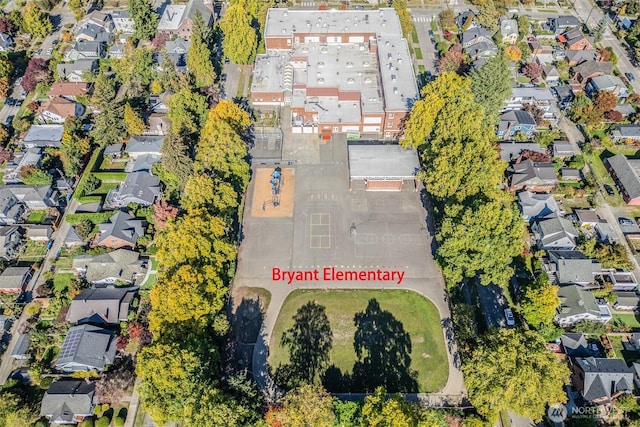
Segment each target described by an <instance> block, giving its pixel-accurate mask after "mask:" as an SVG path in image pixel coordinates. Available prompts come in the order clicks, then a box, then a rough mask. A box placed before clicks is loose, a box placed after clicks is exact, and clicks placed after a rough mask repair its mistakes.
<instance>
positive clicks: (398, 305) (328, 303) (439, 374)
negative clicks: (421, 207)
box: [269, 289, 449, 392]
mask: <svg viewBox="0 0 640 427" xmlns="http://www.w3.org/2000/svg"><path fill="white" fill-rule="evenodd" d="M372 298H375V299H377V300H378V302H379V304H380V307H381V309H382V310H385V311H389V312H391V314H392V315H393V316H394V317H395V318H396V319H397V320H398V321H400V322H401V323H402V325H403V327H404V330H405V331H406V332H407V333H408V334H409V337H410V339H411V344H412V349H411V350H412V351H411V369H413V370H415V371H417V373H418V387H419V390H418V391H420V392H435V391H438V390H441V389H442V387H444V385H445V384H446V382H447V378H448V376H449V364H448V360H447V350H446V348H445V343H444V337H443V334H442V326H441V324H440V315H439V314H438V310H437V308H436V307H435V306H434V305H433V304H432V303H431V302H430V301H429V300H427V299H426V298H424V297H422V296H421V295H420V294H417V293H415V292H413V291H406V290H385V291H382V290H332V291H322V290H304V289H303V290H297V291H294V292H292V293H291V294H289V296H288V297H287V299H286V300H285V302H284V304H283V305H282V308H281V310H280V314H279V316H278V320H277V322H276V325H275V329H274V333H273V335H272V337H271V343H270V346H271V347H270V348H271V357H270V358H269V362H270V364H271V366H272V367H273V368H274V369H275V368H276V367H277V366H278V365H279V364H280V363H286V362H287V361H288V350H287V349H286V348H282V347H280V345H279V344H280V339H281V338H282V334H283V332H284V331H285V330H286V329H288V328H290V327H291V326H292V324H293V319H292V317H293V316H294V315H295V313H296V311H297V310H298V308H299V307H301V306H302V305H304V304H306V303H307V302H308V301H316V302H317V303H318V304H320V305H323V306H324V307H325V308H326V313H327V316H328V318H329V322H330V324H331V330H332V332H333V348H332V349H331V360H330V364H331V363H333V364H335V365H336V366H337V367H338V368H340V370H341V371H342V372H345V371H347V372H351V370H352V368H353V365H354V362H355V361H356V355H355V350H354V347H353V340H354V335H355V332H356V327H355V325H354V316H355V314H356V313H359V312H363V311H364V310H365V309H366V307H367V304H368V301H369V300H370V299H372ZM390 357H393V356H390ZM353 391H354V392H355V391H357V390H353Z"/></svg>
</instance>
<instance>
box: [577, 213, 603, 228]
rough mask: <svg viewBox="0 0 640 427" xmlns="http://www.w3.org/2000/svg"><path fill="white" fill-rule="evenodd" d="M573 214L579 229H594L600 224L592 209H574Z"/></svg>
mask: <svg viewBox="0 0 640 427" xmlns="http://www.w3.org/2000/svg"><path fill="white" fill-rule="evenodd" d="M573 213H574V214H575V216H576V218H577V219H578V223H579V224H580V226H581V227H585V226H586V227H595V226H596V225H598V223H599V222H600V217H599V216H598V214H596V211H595V210H593V209H576V210H574V211H573Z"/></svg>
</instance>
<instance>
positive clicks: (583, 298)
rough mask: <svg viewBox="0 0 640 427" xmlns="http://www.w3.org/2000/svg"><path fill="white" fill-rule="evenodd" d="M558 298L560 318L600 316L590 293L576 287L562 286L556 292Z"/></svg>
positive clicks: (594, 298)
mask: <svg viewBox="0 0 640 427" xmlns="http://www.w3.org/2000/svg"><path fill="white" fill-rule="evenodd" d="M558 298H560V307H558V314H559V315H560V317H561V318H566V317H570V316H575V315H578V314H592V315H594V316H600V309H599V307H598V304H597V303H596V297H594V296H593V294H592V293H591V291H588V290H585V289H583V288H582V287H580V286H578V285H570V286H562V287H561V288H560V289H559V290H558Z"/></svg>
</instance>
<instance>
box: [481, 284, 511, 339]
mask: <svg viewBox="0 0 640 427" xmlns="http://www.w3.org/2000/svg"><path fill="white" fill-rule="evenodd" d="M476 289H477V290H478V298H479V299H480V308H481V309H482V314H483V316H484V320H485V322H486V324H487V329H491V328H505V327H507V319H506V318H505V317H504V310H505V308H507V307H509V306H508V305H507V299H506V298H505V296H504V293H503V291H502V288H501V287H500V286H497V285H494V284H490V285H486V286H485V285H481V284H480V282H479V281H476Z"/></svg>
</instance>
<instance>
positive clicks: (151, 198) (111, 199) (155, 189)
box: [106, 157, 161, 207]
mask: <svg viewBox="0 0 640 427" xmlns="http://www.w3.org/2000/svg"><path fill="white" fill-rule="evenodd" d="M138 160H143V161H145V162H146V161H147V160H149V158H148V157H145V158H144V159H138ZM160 194H161V187H160V179H159V178H158V177H157V176H155V175H152V174H151V173H149V172H145V171H139V172H131V173H129V174H127V178H126V179H125V180H124V182H123V183H122V184H121V185H120V187H119V188H118V189H117V190H112V191H110V192H109V194H107V197H106V200H107V203H108V204H109V205H110V206H114V207H125V206H127V205H128V204H129V203H135V204H137V205H142V206H151V205H152V204H154V203H155V202H156V200H157V199H158V197H160Z"/></svg>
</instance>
